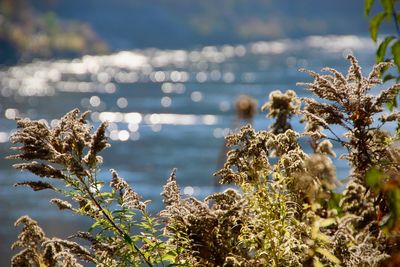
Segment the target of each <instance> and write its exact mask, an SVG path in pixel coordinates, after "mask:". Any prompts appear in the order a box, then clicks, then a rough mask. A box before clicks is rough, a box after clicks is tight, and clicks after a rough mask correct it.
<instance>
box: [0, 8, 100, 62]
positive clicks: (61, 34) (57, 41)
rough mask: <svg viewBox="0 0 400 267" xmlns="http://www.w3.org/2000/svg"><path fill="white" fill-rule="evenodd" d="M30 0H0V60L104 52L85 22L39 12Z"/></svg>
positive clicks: (8, 60) (9, 60)
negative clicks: (62, 18) (68, 20)
mask: <svg viewBox="0 0 400 267" xmlns="http://www.w3.org/2000/svg"><path fill="white" fill-rule="evenodd" d="M32 2H33V1H28V0H12V1H9V0H3V1H0V45H1V47H2V51H0V63H15V62H17V61H18V60H25V61H27V60H32V59H33V58H35V57H41V58H51V57H60V56H78V55H81V54H83V53H104V52H105V51H107V47H106V45H105V43H104V42H102V41H101V40H100V39H99V38H98V37H97V36H96V35H95V33H94V32H93V30H92V29H91V28H90V26H89V25H87V24H82V23H79V22H66V21H62V20H60V19H58V18H57V16H56V15H55V14H54V13H52V12H50V11H49V12H45V13H41V12H40V11H38V10H36V9H35V8H34V5H33V3H32ZM36 4H38V3H36Z"/></svg>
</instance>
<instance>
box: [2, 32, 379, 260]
mask: <svg viewBox="0 0 400 267" xmlns="http://www.w3.org/2000/svg"><path fill="white" fill-rule="evenodd" d="M374 50H375V47H374V45H373V44H372V43H371V41H370V39H369V38H367V37H365V38H364V37H358V36H328V37H320V36H313V37H308V38H305V39H301V40H279V41H274V42H257V43H251V44H245V45H237V46H230V45H225V46H221V47H214V46H212V47H203V48H199V49H195V50H191V51H186V50H178V51H177V50H158V49H146V50H135V51H123V52H119V53H115V54H111V55H107V56H84V57H83V58H78V59H74V60H63V61H37V62H34V63H31V64H27V65H19V66H15V67H10V68H8V69H3V70H2V71H0V114H1V116H0V151H1V157H0V222H1V225H2V227H1V228H0V240H1V241H2V242H0V256H1V257H0V265H1V266H3V265H4V266H7V265H8V264H9V263H8V262H9V259H8V257H9V255H10V253H11V252H10V251H9V246H10V243H11V242H12V240H14V239H15V237H16V231H15V229H13V228H12V223H13V221H14V220H15V219H16V218H17V217H19V216H20V215H23V214H29V215H30V216H31V217H33V218H34V219H37V220H38V221H39V222H40V224H41V225H43V226H44V228H45V230H46V231H47V233H48V234H49V236H53V235H56V236H67V235H68V234H71V233H73V231H74V230H77V229H79V228H80V229H85V228H86V227H87V225H88V223H89V221H87V220H85V219H81V218H75V217H71V216H68V215H69V214H67V213H63V212H59V211H58V210H57V209H56V208H55V207H52V206H50V205H49V204H48V200H49V198H51V197H52V196H53V194H52V193H49V192H39V193H33V192H31V190H29V189H27V188H13V187H12V185H13V184H14V183H15V182H17V181H21V180H26V179H29V178H31V177H32V176H31V175H29V174H28V173H22V172H18V171H15V170H12V169H11V168H10V165H11V163H12V162H10V161H6V160H4V156H7V155H9V154H10V153H11V151H10V150H9V147H10V144H9V143H8V137H9V136H10V134H11V133H12V131H13V130H14V128H15V122H14V121H13V119H14V118H15V117H16V116H21V117H25V116H27V117H30V118H32V119H44V120H46V121H47V122H48V123H49V124H51V125H54V124H55V123H56V120H55V119H57V118H60V117H61V116H62V115H64V114H65V113H66V112H67V111H69V110H71V109H73V108H75V107H79V108H80V109H81V110H91V111H92V114H91V117H90V121H91V123H92V124H93V125H94V126H97V125H98V124H99V122H100V121H104V120H108V121H110V122H111V124H110V127H109V131H108V133H107V134H108V135H109V137H110V141H111V144H112V147H111V148H110V149H108V150H106V151H105V152H104V154H103V156H104V165H103V166H102V170H103V171H102V172H101V176H102V177H103V178H104V179H109V178H110V175H109V172H108V170H109V169H110V168H115V169H117V170H118V172H119V173H120V175H121V176H122V177H124V178H125V179H126V180H127V181H128V182H129V183H130V184H131V185H133V186H134V188H135V189H136V190H137V191H138V192H139V193H141V194H142V195H143V196H144V198H145V199H151V200H153V209H154V210H157V209H159V207H161V198H160V195H159V194H160V192H161V190H162V185H163V184H164V182H165V180H166V179H167V177H168V174H169V173H170V171H171V169H172V168H174V167H177V168H178V182H179V184H180V185H181V188H182V189H183V190H184V191H185V193H189V194H194V195H195V196H197V197H203V196H204V195H206V194H209V193H210V192H212V191H213V190H215V188H214V178H213V176H212V173H213V172H214V171H215V170H216V169H217V162H218V156H219V153H220V150H221V148H222V146H223V142H224V141H223V136H224V135H225V134H226V133H227V132H228V131H229V128H230V127H232V125H233V122H234V119H235V111H234V108H233V103H234V101H235V99H236V98H237V96H239V95H240V94H243V93H245V94H248V95H250V96H252V97H254V98H256V99H257V100H258V101H259V106H261V105H262V104H263V103H264V102H265V101H266V100H267V98H268V94H269V92H270V91H272V90H276V89H281V90H286V89H294V90H296V92H297V93H298V95H300V96H307V95H308V94H307V92H305V91H304V90H303V88H298V87H296V86H295V84H296V82H299V81H308V80H310V78H309V77H308V76H307V75H305V74H303V73H299V72H298V71H297V69H298V68H299V67H306V68H309V69H312V70H317V71H319V70H320V69H321V68H322V67H324V66H330V67H334V68H337V69H338V70H340V71H346V70H347V68H348V62H347V61H346V60H344V56H345V55H347V54H348V53H354V54H355V55H356V56H357V57H358V59H359V61H360V63H361V65H362V66H363V67H364V69H365V71H369V70H370V69H371V66H372V64H373V61H374ZM268 125H269V121H268V120H267V119H266V118H265V114H261V113H259V114H258V115H257V117H256V119H255V121H254V127H255V128H256V129H266V128H267V127H268ZM294 128H295V129H297V130H299V131H301V130H302V126H301V125H299V123H298V121H296V120H295V122H294ZM337 154H340V151H339V153H337ZM337 166H338V175H339V177H341V178H343V177H346V173H347V171H348V167H347V166H346V165H345V163H344V162H342V161H337Z"/></svg>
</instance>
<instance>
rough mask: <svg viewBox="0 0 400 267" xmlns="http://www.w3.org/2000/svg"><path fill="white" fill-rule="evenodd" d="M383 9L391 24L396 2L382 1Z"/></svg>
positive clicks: (391, 0)
mask: <svg viewBox="0 0 400 267" xmlns="http://www.w3.org/2000/svg"><path fill="white" fill-rule="evenodd" d="M380 2H381V4H382V6H383V9H384V10H385V12H386V20H387V21H388V22H389V21H390V19H391V17H392V13H393V7H394V1H393V0H380Z"/></svg>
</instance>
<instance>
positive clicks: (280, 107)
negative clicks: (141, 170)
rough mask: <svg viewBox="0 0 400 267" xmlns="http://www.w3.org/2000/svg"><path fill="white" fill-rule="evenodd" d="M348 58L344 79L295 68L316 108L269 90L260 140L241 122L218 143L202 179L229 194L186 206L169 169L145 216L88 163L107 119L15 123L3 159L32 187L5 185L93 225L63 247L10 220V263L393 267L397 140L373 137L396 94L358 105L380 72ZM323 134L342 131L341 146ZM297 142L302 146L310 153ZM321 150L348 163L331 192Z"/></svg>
mask: <svg viewBox="0 0 400 267" xmlns="http://www.w3.org/2000/svg"><path fill="white" fill-rule="evenodd" d="M348 59H349V61H350V68H349V71H348V73H347V74H346V75H344V74H342V73H340V72H338V71H336V70H334V69H331V68H326V69H324V71H327V74H319V73H316V72H313V71H308V70H305V72H307V73H308V74H310V75H311V76H312V78H313V81H312V82H310V83H306V84H302V85H304V86H305V87H306V89H307V90H309V91H311V92H312V93H313V94H314V95H315V96H316V99H311V98H303V99H300V98H298V97H297V95H296V93H295V92H294V91H292V90H289V91H287V92H284V93H282V92H279V91H274V92H272V93H271V94H270V97H269V101H268V102H267V103H266V104H265V105H264V106H263V107H262V109H263V110H266V111H268V115H267V116H268V117H270V118H272V119H275V122H274V123H273V124H272V126H271V129H270V130H262V131H256V130H255V129H253V128H252V127H251V126H250V125H247V126H244V127H242V128H241V129H240V131H238V132H236V133H233V134H231V135H229V136H227V138H226V143H227V145H228V146H229V147H230V149H231V150H230V151H229V152H228V154H227V160H226V163H225V165H224V167H223V168H222V169H221V170H219V171H217V172H216V173H215V175H216V176H218V177H219V181H220V182H221V183H231V184H234V185H235V189H233V188H231V189H227V190H225V191H224V192H218V193H214V194H212V195H210V196H207V197H206V198H205V199H204V200H198V199H196V198H194V197H185V196H183V195H182V194H181V191H180V188H179V185H178V183H177V178H176V170H173V171H172V173H171V176H170V177H169V178H168V180H167V183H166V185H165V186H164V189H163V192H162V193H161V195H162V197H163V201H164V204H165V207H164V208H163V209H162V210H161V211H160V212H159V213H158V214H156V215H151V214H149V212H148V211H147V205H148V202H147V201H143V200H142V198H141V197H140V196H139V195H138V194H137V193H136V192H135V191H134V190H133V188H132V187H131V186H130V185H129V184H128V183H127V182H126V181H125V180H124V179H123V178H121V177H119V176H118V174H117V172H116V171H115V170H111V174H110V179H109V181H108V182H107V183H106V181H101V180H99V179H98V172H99V166H100V164H101V163H102V159H101V157H100V156H99V153H100V152H101V151H102V150H103V149H105V148H106V147H108V146H109V145H108V142H107V138H106V136H105V129H106V127H107V124H106V123H103V124H101V125H100V126H99V127H98V129H97V130H96V131H95V132H94V133H93V132H92V130H91V128H90V127H89V126H88V124H87V122H86V116H87V113H83V114H80V112H79V111H78V110H73V111H71V112H69V113H68V114H67V115H66V116H65V117H63V118H62V119H61V120H60V122H59V124H58V125H57V126H55V127H54V128H50V127H49V126H47V125H46V124H44V123H43V122H39V121H31V120H29V119H18V120H17V125H18V130H17V131H16V133H15V134H14V135H13V136H12V137H11V141H12V142H13V143H14V144H19V146H15V147H14V149H15V150H16V151H17V154H15V155H13V156H11V158H13V159H19V160H23V161H24V163H19V164H15V165H14V167H15V168H17V169H24V170H28V171H30V172H32V173H34V174H36V175H38V176H40V177H42V178H43V179H40V180H38V181H26V182H21V183H18V184H17V185H26V186H30V187H31V188H32V189H33V190H35V191H39V190H44V189H50V190H54V191H56V192H58V193H59V194H61V195H62V196H63V199H52V200H51V203H53V204H55V205H57V206H58V207H59V208H60V209H62V210H69V211H71V212H73V213H74V214H76V215H79V216H87V217H90V218H91V219H92V221H93V224H92V226H91V227H90V228H89V229H87V230H86V231H83V232H78V233H76V234H74V235H72V236H71V237H70V238H69V239H67V240H63V239H59V238H49V237H47V236H46V235H45V233H44V231H43V230H42V229H41V228H40V227H39V226H38V224H37V222H36V221H34V220H33V219H31V218H29V217H28V216H23V217H21V218H20V219H18V220H17V222H16V225H17V226H18V225H23V230H22V232H21V234H20V235H19V236H18V239H17V241H16V242H15V243H14V244H13V248H14V249H16V248H20V251H19V252H18V253H17V254H16V255H15V256H14V257H13V259H12V266H81V264H83V263H84V262H91V263H94V264H95V265H97V266H396V264H397V265H398V264H400V261H399V246H398V243H399V231H400V230H399V229H400V211H399V204H398V203H399V199H400V198H399V196H400V195H399V194H400V193H399V192H400V183H399V173H400V156H399V155H400V151H399V148H398V147H397V146H395V145H394V144H395V142H396V137H395V136H396V135H391V134H390V133H388V132H386V131H384V130H383V128H382V127H383V125H384V124H386V123H388V122H391V121H396V120H398V119H399V113H398V112H391V113H390V114H385V113H384V105H385V103H386V102H388V101H389V100H390V99H392V98H393V97H394V96H395V95H396V94H397V93H398V90H399V89H400V84H396V85H393V86H391V87H389V88H387V89H384V90H382V91H381V92H380V94H379V95H376V96H375V95H371V94H370V90H371V89H372V88H373V87H374V86H375V85H378V84H380V83H381V79H380V73H381V70H382V69H383V68H387V67H390V65H391V63H380V64H378V65H376V66H375V67H374V68H373V70H372V71H371V73H370V74H369V75H368V76H366V77H364V76H363V74H362V72H361V68H360V66H359V64H358V62H357V60H356V59H355V58H354V57H353V56H349V57H348ZM318 98H319V99H320V100H321V99H322V100H323V101H320V100H317V99H318ZM293 116H299V117H301V119H302V121H303V122H304V123H305V131H304V132H301V133H299V132H296V131H294V130H293V129H292V127H291V125H290V119H291V117H293ZM377 118H378V119H377ZM333 125H336V126H340V127H342V128H343V129H345V130H346V133H345V134H344V135H343V136H340V135H339V134H338V133H336V132H335V131H334V128H333V127H332V126H333ZM299 139H303V140H304V139H307V140H308V141H309V142H308V144H310V146H311V149H310V150H308V151H312V152H311V153H306V148H304V147H302V145H301V144H300V142H299ZM331 142H335V143H336V144H337V145H339V146H343V147H344V148H346V150H347V153H346V154H345V155H343V156H342V157H343V158H344V159H346V160H347V161H348V163H349V164H350V165H351V167H352V171H351V173H350V174H349V177H348V179H347V180H348V183H347V185H346V189H345V190H344V191H342V192H338V191H337V189H336V187H337V185H338V184H339V182H338V181H337V179H336V171H335V166H334V164H333V162H332V157H335V156H336V154H335V152H334V151H333V145H332V143H331ZM302 143H304V142H302ZM306 143H307V142H306ZM80 240H86V241H88V242H89V245H85V244H88V243H87V242H86V243H85V242H80Z"/></svg>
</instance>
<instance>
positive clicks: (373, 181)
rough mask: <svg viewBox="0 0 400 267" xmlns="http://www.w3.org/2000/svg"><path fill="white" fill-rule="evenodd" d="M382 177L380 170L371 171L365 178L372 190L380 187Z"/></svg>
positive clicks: (373, 169) (372, 169)
mask: <svg viewBox="0 0 400 267" xmlns="http://www.w3.org/2000/svg"><path fill="white" fill-rule="evenodd" d="M381 176H382V173H381V172H380V171H379V170H378V169H376V168H371V169H369V171H368V172H367V175H366V178H365V179H366V182H367V185H368V186H369V187H371V188H378V187H379V186H380V182H381Z"/></svg>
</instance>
